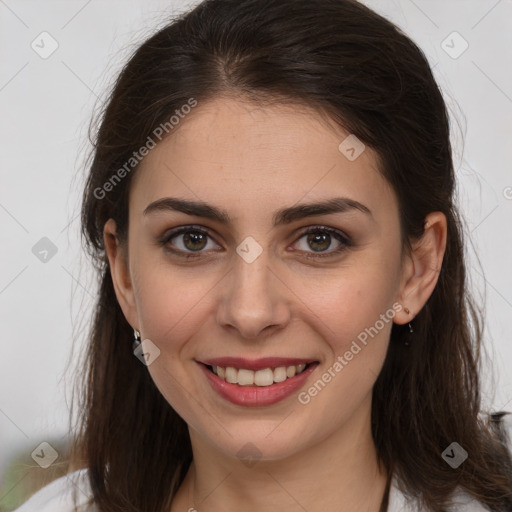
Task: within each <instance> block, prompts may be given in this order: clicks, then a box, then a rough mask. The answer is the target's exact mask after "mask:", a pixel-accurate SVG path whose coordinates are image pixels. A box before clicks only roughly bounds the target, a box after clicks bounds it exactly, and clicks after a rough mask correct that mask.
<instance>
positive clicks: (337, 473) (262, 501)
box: [172, 411, 387, 512]
mask: <svg viewBox="0 0 512 512" xmlns="http://www.w3.org/2000/svg"><path fill="white" fill-rule="evenodd" d="M363 417H364V418H365V421H363V422H361V421H360V420H359V421H357V422H355V423H354V422H351V424H350V425H349V424H346V425H344V426H343V427H342V428H340V429H338V430H337V431H335V432H333V433H331V434H330V435H329V436H328V437H326V438H325V439H323V440H321V441H320V442H318V443H317V444H315V445H312V446H310V447H308V449H307V450H305V451H301V452H297V453H295V454H293V455H292V456H290V457H287V458H286V459H279V460H254V461H252V462H251V463H249V462H248V461H241V460H239V459H237V458H233V457H229V456H227V455H226V454H224V453H222V452H220V451H219V450H217V449H216V448H215V447H214V446H212V445H211V444H209V443H208V442H207V441H206V440H205V439H204V438H203V437H201V436H200V435H199V434H198V433H197V432H196V431H194V430H191V429H190V432H191V441H192V448H193V454H194V460H193V462H192V463H191V465H190V468H189V471H188V473H187V475H186V477H185V480H184V481H183V483H182V485H181V487H180V489H179V490H178V493H177V495H176V496H175V499H174V500H173V506H172V512H174V511H183V510H191V512H192V511H193V510H194V509H195V510H197V511H198V512H205V511H208V512H220V511H224V512H225V511H232V510H244V511H247V512H260V511H261V510H265V511H269V512H274V511H275V512H277V511H280V512H282V511H285V512H304V510H307V511H308V512H320V511H322V512H324V511H325V510H337V511H339V512H349V511H351V512H352V511H353V510H364V511H368V512H379V511H380V507H381V502H382V499H383V495H384V492H385V488H386V477H387V475H386V473H385V471H384V470H383V469H382V471H381V470H380V469H379V466H378V463H377V453H376V449H375V445H374V443H373V438H372V435H371V427H370V414H369V411H367V412H366V413H365V414H364V415H363ZM226 504H229V505H228V506H226Z"/></svg>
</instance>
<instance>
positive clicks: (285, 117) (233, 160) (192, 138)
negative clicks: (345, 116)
mask: <svg viewBox="0 0 512 512" xmlns="http://www.w3.org/2000/svg"><path fill="white" fill-rule="evenodd" d="M349 135H350V134H349V133H348V132H347V131H346V130H344V129H343V128H341V127H340V126H338V125H335V124H334V123H333V122H332V121H330V120H329V119H328V118H327V117H325V116H322V115H321V114H320V113H319V112H318V111H316V110H314V109H312V108H308V107H306V106H302V105H301V106H299V105H297V106H292V105H271V106H265V107H261V106H258V105H255V104H254V103H249V102H245V101H241V100H236V99H227V98H222V99H221V98H218V99H215V100H211V101H208V102H206V103H204V104H201V103H199V104H198V105H197V106H196V107H195V108H194V109H192V110H191V112H190V113H189V114H187V115H186V116H184V117H183V118H182V119H181V120H180V123H179V125H178V126H176V127H175V128H174V130H173V132H171V134H170V135H169V136H168V137H167V138H165V139H164V140H163V141H162V142H160V143H159V144H157V145H156V147H155V148H154V149H152V150H151V151H150V152H149V153H148V155H147V156H146V157H145V158H144V160H143V161H142V163H141V164H140V166H139V168H138V169H137V172H136V173H135V176H134V181H133V183H132V187H131V188H132V192H133V195H134V202H135V203H136V204H135V206H136V208H137V209H138V210H140V211H142V210H143V209H144V207H145V206H146V205H147V204H148V203H150V202H152V201H155V200H157V199H159V198H161V197H165V196H166V195H167V196H174V197H176V196H181V197H186V198H189V199H201V200H207V201H208V202H209V203H212V204H217V205H221V206H222V207H223V208H224V209H230V208H236V207H244V211H247V212H249V211H252V210H255V209H258V210H261V209H262V208H267V209H268V210H269V212H270V213H271V212H272V211H274V210H275V209H277V205H282V204H287V205H288V204H293V203H296V202H299V201H301V200H303V201H313V200H322V199H326V198H329V197H334V196H346V197H350V198H352V199H354V200H357V201H359V202H362V203H363V204H372V205H373V206H374V208H378V207H379V205H380V207H381V208H383V209H387V210H389V208H390V206H393V205H394V201H395V198H394V194H393V192H392V190H391V188H390V187H389V185H388V183H387V181H386V180H385V179H384V178H383V177H382V175H381V173H380V171H379V170H378V159H377V155H376V154H375V153H374V152H373V151H372V150H371V148H369V147H366V148H365V149H364V151H362V153H361V154H360V155H359V156H358V157H357V158H356V159H355V160H350V159H348V158H347V156H345V154H344V153H343V152H342V151H340V149H339V146H340V143H342V142H343V141H344V140H345V139H346V138H347V137H348V136H349ZM349 140H351V139H349Z"/></svg>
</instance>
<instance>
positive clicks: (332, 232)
mask: <svg viewBox="0 0 512 512" xmlns="http://www.w3.org/2000/svg"><path fill="white" fill-rule="evenodd" d="M333 238H335V239H336V240H337V241H338V247H337V248H336V249H333V250H331V251H326V249H329V247H330V246H331V244H332V239H333ZM302 239H304V240H305V241H306V249H301V250H303V251H304V252H306V253H308V252H309V251H308V250H307V248H308V247H309V248H311V249H313V254H311V253H310V255H308V257H313V258H316V257H324V253H325V256H330V255H332V254H333V253H339V252H341V251H343V250H345V249H346V248H347V247H350V246H351V245H352V244H351V241H350V239H349V238H348V237H347V236H345V235H344V234H342V233H341V232H339V231H338V230H336V229H332V228H326V227H312V228H309V229H308V230H307V231H305V232H304V233H303V234H302V235H301V236H300V238H299V241H300V240H302ZM314 253H321V254H314Z"/></svg>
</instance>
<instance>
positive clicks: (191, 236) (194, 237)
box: [184, 231, 205, 251]
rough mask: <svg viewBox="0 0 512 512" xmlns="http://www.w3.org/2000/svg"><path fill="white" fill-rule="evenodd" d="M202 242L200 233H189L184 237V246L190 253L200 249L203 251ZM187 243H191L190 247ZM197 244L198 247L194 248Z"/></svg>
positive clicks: (202, 236)
mask: <svg viewBox="0 0 512 512" xmlns="http://www.w3.org/2000/svg"><path fill="white" fill-rule="evenodd" d="M201 238H203V240H201ZM201 241H202V242H203V244H202V245H201ZM204 241H205V237H204V235H203V234H201V233H194V232H193V231H189V232H188V233H186V234H185V236H184V243H185V246H186V247H187V249H190V250H192V251H198V250H200V249H203V248H204ZM189 242H190V243H191V245H192V247H191V246H190V245H188V243H189ZM197 243H199V245H200V247H197V246H195V244H197Z"/></svg>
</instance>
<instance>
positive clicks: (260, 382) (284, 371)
mask: <svg viewBox="0 0 512 512" xmlns="http://www.w3.org/2000/svg"><path fill="white" fill-rule="evenodd" d="M316 364H318V362H317V361H315V362H312V363H307V364H305V363H302V364H297V365H290V366H277V367H275V368H263V369H261V370H256V371H253V370H248V369H245V368H234V367H232V366H227V367H222V366H211V365H205V366H206V368H208V370H210V371H211V372H212V373H214V374H215V375H217V376H218V377H219V378H221V379H222V380H224V381H226V382H229V383H230V384H237V385H239V386H260V387H266V386H272V385H273V384H277V383H279V382H284V381H285V380H287V379H291V378H293V377H295V376H297V375H300V374H301V373H302V372H303V371H305V370H306V369H307V368H309V367H310V366H313V365H316Z"/></svg>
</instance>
